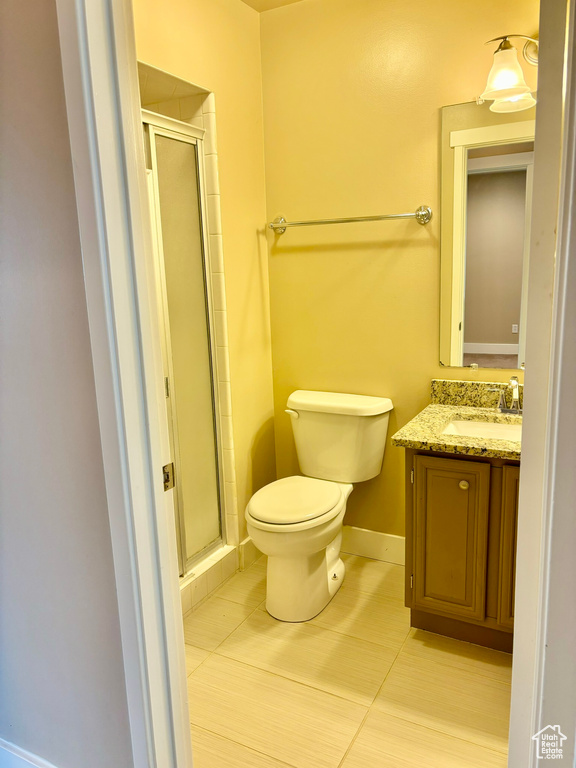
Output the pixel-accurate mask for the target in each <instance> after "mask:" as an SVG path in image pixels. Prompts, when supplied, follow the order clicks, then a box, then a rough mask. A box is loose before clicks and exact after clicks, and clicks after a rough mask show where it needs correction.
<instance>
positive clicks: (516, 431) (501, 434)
mask: <svg viewBox="0 0 576 768" xmlns="http://www.w3.org/2000/svg"><path fill="white" fill-rule="evenodd" d="M442 434H443V435H461V436H462V437H484V438H488V439H489V440H494V439H496V440H515V441H517V442H520V441H521V440H522V424H498V423H495V422H490V421H463V420H462V421H460V420H454V421H451V422H450V423H449V424H448V425H447V426H446V427H444V429H443V430H442Z"/></svg>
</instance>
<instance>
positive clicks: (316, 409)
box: [287, 389, 393, 483]
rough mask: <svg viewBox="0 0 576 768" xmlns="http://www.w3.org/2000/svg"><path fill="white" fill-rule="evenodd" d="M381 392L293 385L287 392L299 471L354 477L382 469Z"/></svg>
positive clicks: (386, 411)
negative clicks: (319, 389)
mask: <svg viewBox="0 0 576 768" xmlns="http://www.w3.org/2000/svg"><path fill="white" fill-rule="evenodd" d="M392 408H393V405H392V401H391V400H389V399H388V398H387V397H369V396H368V395H346V394H343V393H339V392H313V391H310V390H305V389H299V390H297V391H296V392H293V393H292V394H291V395H290V397H289V398H288V409H287V413H289V414H290V417H291V422H292V430H293V432H294V441H295V443H296V452H297V454H298V463H299V464H300V470H301V472H302V474H303V475H307V476H308V477H317V478H320V479H321V480H336V481H337V482H341V483H360V482H362V481H363V480H369V479H370V478H371V477H376V475H378V474H380V470H381V469H382V459H383V458H384V447H385V445H386V433H387V431H388V417H389V415H390V411H391V410H392Z"/></svg>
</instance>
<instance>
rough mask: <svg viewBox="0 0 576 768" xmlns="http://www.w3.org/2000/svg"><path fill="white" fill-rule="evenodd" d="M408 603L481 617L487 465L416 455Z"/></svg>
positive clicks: (484, 555)
mask: <svg viewBox="0 0 576 768" xmlns="http://www.w3.org/2000/svg"><path fill="white" fill-rule="evenodd" d="M414 470H415V471H414V480H415V488H414V494H415V499H414V501H415V503H414V513H415V514H414V558H413V568H414V594H413V607H414V608H417V609H420V610H427V611H439V612H442V613H448V614H451V615H453V616H459V617H462V618H464V617H468V618H472V619H478V620H480V621H482V620H483V619H484V614H485V604H486V557H487V545H488V499H489V486H490V465H489V464H484V463H482V462H476V461H467V460H464V459H443V458H437V457H434V456H416V457H415V464H414Z"/></svg>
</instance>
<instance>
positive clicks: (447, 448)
mask: <svg viewBox="0 0 576 768" xmlns="http://www.w3.org/2000/svg"><path fill="white" fill-rule="evenodd" d="M454 420H463V421H484V422H486V421H487V422H492V423H500V424H522V416H518V415H516V414H503V413H499V412H498V411H496V410H495V409H494V408H481V407H473V406H462V405H441V404H438V403H433V404H432V405H428V406H427V407H426V408H424V410H423V411H420V413H419V414H418V415H417V416H415V417H414V418H413V419H412V420H411V421H409V422H408V424H406V425H405V426H403V427H402V429H400V430H399V431H398V432H396V434H395V435H393V436H392V445H397V446H401V447H403V448H415V449H420V450H427V451H439V452H442V453H454V454H458V455H463V456H486V457H488V458H493V459H513V460H514V461H520V449H521V444H520V442H519V441H517V440H501V439H495V438H484V437H468V436H464V435H443V434H442V430H443V429H444V428H445V427H446V426H447V425H448V423H449V422H451V421H454Z"/></svg>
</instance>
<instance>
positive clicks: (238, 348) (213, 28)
mask: <svg viewBox="0 0 576 768" xmlns="http://www.w3.org/2000/svg"><path fill="white" fill-rule="evenodd" d="M134 19H135V27H136V45H137V54H138V58H139V59H140V60H141V61H143V62H145V63H146V64H150V65H152V66H154V67H158V68H160V69H164V70H166V71H168V72H170V73H172V74H174V75H176V76H178V77H181V78H183V79H184V80H188V81H190V82H192V83H195V84H197V85H200V86H202V87H204V88H207V89H209V90H211V91H213V92H214V94H215V98H216V124H217V131H218V158H219V172H220V191H221V205H222V233H223V245H224V262H225V274H226V294H227V303H228V333H229V344H230V368H231V374H230V377H231V386H232V408H233V417H234V443H235V457H236V475H237V482H238V512H239V519H240V526H241V531H240V536H241V538H242V537H243V536H244V535H245V523H244V516H243V513H244V508H245V506H246V503H247V501H248V499H249V498H250V496H251V494H252V493H253V491H254V490H257V489H258V488H260V487H261V486H262V485H264V484H266V483H268V482H270V481H271V480H273V479H275V467H274V438H273V421H272V419H273V400H272V372H271V350H270V330H269V302H268V271H267V270H268V265H267V257H266V241H265V238H264V235H263V229H264V223H265V217H266V214H265V197H264V189H265V184H264V154H263V135H262V132H263V129H262V88H261V61H260V37H259V35H260V16H259V14H258V13H257V12H256V11H254V10H253V9H252V8H249V7H248V6H247V5H245V4H244V3H243V2H241V0H170V2H166V1H162V0H134Z"/></svg>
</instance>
